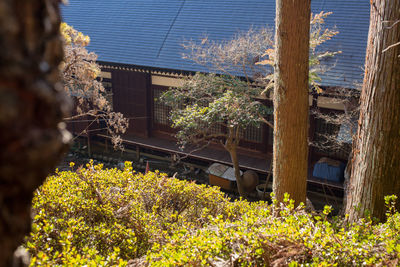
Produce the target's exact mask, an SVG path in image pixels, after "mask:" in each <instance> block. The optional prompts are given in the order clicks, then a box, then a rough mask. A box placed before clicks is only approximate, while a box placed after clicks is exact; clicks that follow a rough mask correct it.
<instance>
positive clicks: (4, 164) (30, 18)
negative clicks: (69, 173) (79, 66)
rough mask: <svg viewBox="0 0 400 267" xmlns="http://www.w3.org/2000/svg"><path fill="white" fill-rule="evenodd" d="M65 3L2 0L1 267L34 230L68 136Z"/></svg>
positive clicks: (0, 88)
mask: <svg viewBox="0 0 400 267" xmlns="http://www.w3.org/2000/svg"><path fill="white" fill-rule="evenodd" d="M58 4H59V1H54V0H53V1H45V0H35V1H28V0H5V1H1V2H0V147H1V149H0V209H1V212H0V237H1V238H0V247H1V250H0V266H12V264H11V258H12V253H13V251H14V250H15V249H16V248H17V246H19V245H21V244H22V242H23V237H24V236H25V235H27V234H28V233H29V231H30V225H31V217H30V215H31V213H30V206H31V201H32V194H33V192H34V190H35V189H36V188H37V187H38V186H39V185H40V184H41V183H42V181H43V180H44V178H45V177H46V176H47V174H48V173H49V172H50V171H51V170H53V168H54V167H55V165H56V163H57V160H58V159H59V158H60V156H61V153H62V151H63V150H64V149H65V148H66V145H65V141H66V140H67V139H68V138H67V136H66V135H65V133H66V132H65V130H63V129H62V127H61V126H60V125H59V123H60V121H61V119H62V118H63V117H64V115H67V114H66V112H67V111H68V109H69V106H68V105H67V104H66V103H67V102H66V98H64V95H63V94H62V93H61V92H60V91H62V90H63V89H62V86H60V84H58V87H55V85H56V84H57V83H58V82H59V79H60V75H59V71H58V65H59V63H60V61H61V60H62V58H63V50H62V43H61V39H60V36H59V27H60V16H59V7H58Z"/></svg>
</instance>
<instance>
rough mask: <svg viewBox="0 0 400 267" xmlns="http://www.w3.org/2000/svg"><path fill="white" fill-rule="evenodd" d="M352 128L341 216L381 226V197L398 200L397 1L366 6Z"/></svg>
mask: <svg viewBox="0 0 400 267" xmlns="http://www.w3.org/2000/svg"><path fill="white" fill-rule="evenodd" d="M358 124H359V125H358V132H357V136H356V140H355V144H354V147H353V153H354V155H353V158H354V159H353V168H352V174H351V178H350V188H349V194H348V198H347V206H346V213H347V214H349V218H348V219H349V220H350V221H356V220H357V219H358V218H360V217H362V216H363V215H364V213H365V212H366V211H368V212H370V214H371V216H373V217H377V218H379V219H380V220H384V219H385V201H384V197H385V196H387V195H392V194H397V196H398V197H400V195H399V194H400V1H399V0H374V1H371V17H370V26H369V35H368V45H367V53H366V60H365V76H364V83H363V88H362V92H361V105H360V119H359V121H358Z"/></svg>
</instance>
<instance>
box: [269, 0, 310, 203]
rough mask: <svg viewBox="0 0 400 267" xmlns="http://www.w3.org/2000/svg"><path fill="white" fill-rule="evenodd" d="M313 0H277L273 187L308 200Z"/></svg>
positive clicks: (277, 191) (280, 196)
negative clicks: (309, 93) (309, 66)
mask: <svg viewBox="0 0 400 267" xmlns="http://www.w3.org/2000/svg"><path fill="white" fill-rule="evenodd" d="M309 32H310V1H309V0H306V1H293V0H277V1H276V32H275V51H276V52H275V77H274V82H275V87H274V148H273V179H274V183H273V190H274V193H275V195H276V198H277V200H278V201H280V202H281V201H283V198H284V193H289V194H290V197H291V199H293V200H295V204H296V205H297V204H299V203H300V202H303V203H305V201H306V187H307V165H308V160H307V158H308V140H307V137H308V57H309V36H310V33H309Z"/></svg>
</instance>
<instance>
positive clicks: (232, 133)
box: [224, 127, 247, 197]
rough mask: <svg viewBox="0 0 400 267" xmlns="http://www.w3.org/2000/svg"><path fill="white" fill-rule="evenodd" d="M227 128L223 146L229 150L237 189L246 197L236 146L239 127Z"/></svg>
mask: <svg viewBox="0 0 400 267" xmlns="http://www.w3.org/2000/svg"><path fill="white" fill-rule="evenodd" d="M228 130H229V133H228V138H227V139H226V141H225V145H224V147H225V149H226V150H227V151H228V152H229V155H230V156H231V160H232V165H233V169H234V171H235V179H236V184H237V189H238V192H239V195H240V196H241V197H246V196H247V192H246V190H245V188H244V185H243V178H242V176H241V175H240V168H239V160H238V157H237V147H238V145H239V140H240V138H239V133H240V132H239V128H232V127H230V128H229V129H228Z"/></svg>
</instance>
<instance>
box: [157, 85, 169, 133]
mask: <svg viewBox="0 0 400 267" xmlns="http://www.w3.org/2000/svg"><path fill="white" fill-rule="evenodd" d="M153 92H154V118H153V120H154V122H155V123H157V124H162V125H168V126H170V125H171V121H170V119H169V114H170V112H171V108H170V107H169V106H167V105H165V104H164V103H163V102H161V101H160V97H161V95H162V94H163V92H164V90H162V89H154V91H153Z"/></svg>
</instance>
